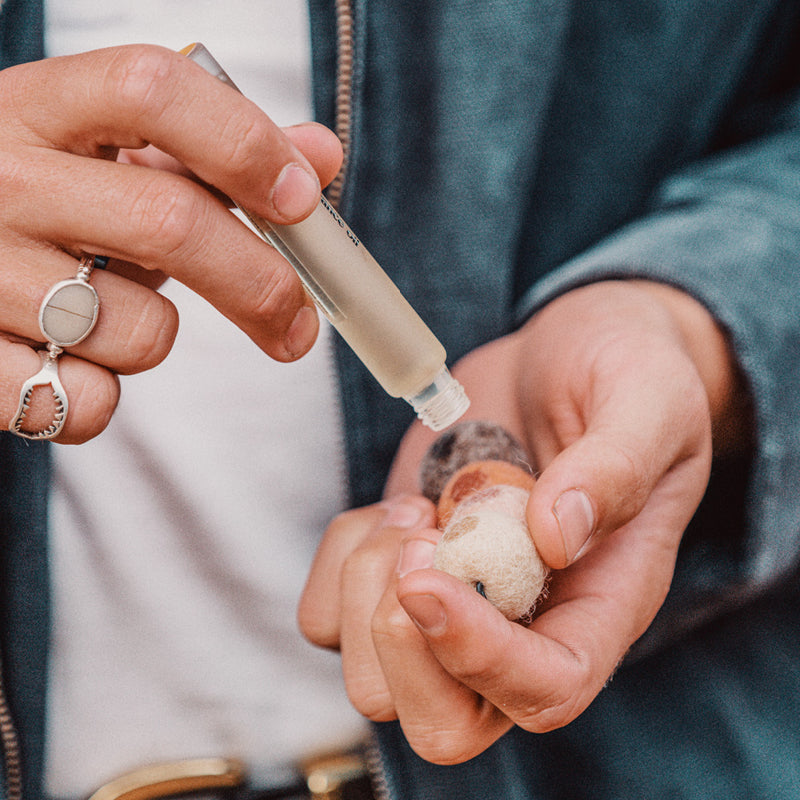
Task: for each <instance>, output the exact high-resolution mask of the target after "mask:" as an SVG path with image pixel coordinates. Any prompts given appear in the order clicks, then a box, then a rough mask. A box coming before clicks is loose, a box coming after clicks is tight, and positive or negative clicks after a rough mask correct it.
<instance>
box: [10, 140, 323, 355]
mask: <svg viewBox="0 0 800 800" xmlns="http://www.w3.org/2000/svg"><path fill="white" fill-rule="evenodd" d="M37 157H38V163H37V166H36V169H34V170H28V171H24V172H23V171H20V170H14V169H13V167H10V165H9V164H8V162H7V163H6V172H7V173H8V174H9V175H10V174H11V173H15V175H14V177H13V178H10V180H9V181H7V182H6V184H7V185H9V184H10V185H11V188H9V191H13V194H14V196H13V198H11V199H12V201H13V202H12V203H10V204H9V206H8V207H7V208H5V209H4V210H0V224H4V225H5V227H6V228H7V229H9V230H13V231H14V232H16V233H19V234H20V235H22V236H25V237H26V238H28V239H29V240H34V241H40V242H41V241H45V242H52V243H55V244H56V245H59V246H62V247H65V248H69V249H73V250H81V249H82V250H87V251H100V252H104V253H108V254H110V255H112V256H114V257H117V258H120V259H123V260H125V261H130V262H134V263H136V264H141V265H142V266H144V267H147V268H148V269H153V270H158V271H160V272H163V273H165V274H167V275H171V276H172V277H175V278H176V279H177V280H179V281H181V282H182V283H184V284H186V285H187V286H189V288H191V289H193V290H194V291H196V292H197V293H198V294H200V295H202V296H203V297H205V298H206V299H207V300H208V301H209V302H211V303H212V304H213V305H214V306H215V307H216V308H217V309H219V310H220V311H221V312H222V313H223V314H225V315H226V316H227V317H229V318H230V319H231V320H232V321H233V322H234V323H235V324H237V325H238V326H239V327H241V328H242V329H243V330H244V331H245V332H246V333H247V334H248V335H250V337H251V338H252V339H253V340H254V341H255V342H256V343H257V344H258V345H259V346H260V347H261V348H262V349H263V350H264V351H265V352H267V353H268V354H269V355H271V356H272V357H273V358H275V359H277V360H280V361H293V360H295V359H296V358H298V357H300V356H301V355H303V354H304V353H305V352H307V350H308V349H309V348H310V347H311V345H312V344H313V342H314V341H315V339H316V335H317V331H318V322H317V318H316V312H315V311H314V308H313V305H312V302H311V300H310V299H309V298H308V296H307V295H306V293H305V291H304V290H303V287H302V284H301V283H300V280H299V278H298V277H297V275H296V274H295V273H294V271H293V270H292V268H291V267H290V266H289V264H288V263H287V262H286V261H285V260H284V259H283V258H282V257H281V256H280V255H278V253H277V252H276V251H275V250H274V249H273V248H271V247H269V246H268V245H267V244H265V243H264V242H263V241H262V240H261V239H260V238H258V237H257V236H256V234H254V233H253V232H252V231H250V230H249V229H248V228H247V227H246V226H245V225H244V224H243V223H242V222H241V221H240V220H239V219H237V218H236V217H235V216H234V215H233V214H232V213H231V212H230V210H229V209H228V208H226V206H225V205H224V204H223V203H222V202H221V201H220V200H219V199H218V198H216V197H214V196H213V195H212V194H211V193H209V192H208V191H206V190H205V189H204V188H202V187H201V186H199V185H197V184H196V183H195V182H194V181H192V180H190V179H188V178H186V177H183V176H180V175H175V174H172V173H169V172H165V171H163V170H159V169H151V168H148V167H142V166H136V165H130V164H117V163H113V162H108V161H103V160H99V159H83V158H81V159H76V157H75V156H73V155H70V154H67V153H60V152H57V151H51V150H42V151H41V152H38V153H37ZM0 169H2V165H0ZM76 169H78V170H79V171H80V172H79V175H80V179H79V180H76V178H75V171H76ZM87 187H91V191H87ZM77 210H80V213H76V211H77Z"/></svg>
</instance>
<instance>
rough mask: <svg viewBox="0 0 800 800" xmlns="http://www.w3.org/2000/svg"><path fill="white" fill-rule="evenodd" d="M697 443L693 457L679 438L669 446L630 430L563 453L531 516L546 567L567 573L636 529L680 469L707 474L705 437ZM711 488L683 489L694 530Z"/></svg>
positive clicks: (540, 487) (540, 485) (544, 479)
mask: <svg viewBox="0 0 800 800" xmlns="http://www.w3.org/2000/svg"><path fill="white" fill-rule="evenodd" d="M679 438H680V439H681V445H679V444H678V442H677V440H678V439H679ZM691 440H692V442H693V444H692V446H691V448H689V450H688V452H687V449H686V448H687V447H689V446H688V444H687V440H686V439H685V438H683V437H674V440H673V442H672V443H671V444H669V445H668V444H667V443H666V442H665V441H664V440H663V439H662V438H661V437H658V436H655V437H653V438H652V439H651V440H648V439H647V438H646V437H644V436H642V435H640V434H637V435H632V434H631V431H630V430H627V431H625V430H621V429H620V428H604V429H603V431H602V432H598V433H592V432H587V433H586V434H585V435H584V436H583V437H581V438H580V439H578V440H577V441H576V442H574V443H573V444H572V445H570V446H569V447H567V448H566V449H565V450H563V451H562V452H561V453H559V454H558V455H557V456H556V457H555V458H554V459H553V460H552V461H551V462H550V464H548V466H547V467H546V468H545V470H544V471H543V472H542V473H541V475H540V477H539V479H538V480H537V482H536V485H535V486H534V488H533V491H532V492H531V496H530V500H529V501H528V508H527V521H528V527H529V529H530V530H531V532H532V536H533V539H534V543H535V544H536V548H537V550H538V551H539V553H540V555H541V556H542V558H543V560H544V561H545V563H546V564H547V565H548V566H550V567H551V568H554V569H562V568H564V567H567V566H569V565H570V564H571V563H573V562H574V561H575V560H576V559H578V558H579V557H581V556H582V555H583V554H584V553H585V552H587V551H588V550H589V549H590V548H591V547H592V546H593V545H594V544H595V543H596V542H597V541H599V540H601V539H602V538H603V537H604V536H606V535H608V534H610V533H611V532H613V531H615V530H617V529H618V528H620V527H622V526H623V525H625V524H627V523H628V522H630V521H631V520H632V519H633V518H634V517H636V516H637V515H638V514H639V513H640V512H641V511H642V509H644V507H645V505H646V504H647V502H648V500H649V499H650V497H651V495H652V494H653V493H654V492H655V491H656V489H657V487H658V486H659V484H660V483H661V482H662V480H663V478H664V476H665V475H666V474H667V473H668V472H669V471H670V470H672V469H673V467H675V466H676V464H678V463H679V462H682V461H688V462H695V461H700V462H701V470H702V469H703V468H704V465H705V463H706V461H707V458H708V454H707V453H706V451H705V449H704V448H703V447H702V445H701V442H702V441H703V437H701V436H698V437H691ZM623 443H624V444H623ZM681 446H682V449H678V448H679V447H681ZM693 466H694V465H693ZM705 468H707V467H705ZM691 471H692V473H693V474H697V475H700V474H701V473H700V472H695V470H694V469H692V470H691ZM680 472H686V470H680ZM704 487H705V483H704V481H703V480H696V481H681V483H680V491H681V492H682V493H683V495H684V496H683V497H681V498H676V500H678V505H680V506H681V507H682V508H684V509H687V508H690V511H689V512H688V515H687V520H686V522H688V516H690V515H691V513H693V511H694V508H695V507H696V505H697V504H698V503H699V502H700V499H701V497H702V494H703V491H704Z"/></svg>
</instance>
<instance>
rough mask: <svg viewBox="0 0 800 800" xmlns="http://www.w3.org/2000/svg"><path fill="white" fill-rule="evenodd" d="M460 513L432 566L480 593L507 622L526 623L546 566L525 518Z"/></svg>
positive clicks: (471, 511)
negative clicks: (479, 589)
mask: <svg viewBox="0 0 800 800" xmlns="http://www.w3.org/2000/svg"><path fill="white" fill-rule="evenodd" d="M465 505H467V506H470V505H471V506H472V509H469V508H464V509H463V510H462V509H459V511H461V512H462V513H455V514H454V515H453V517H452V519H451V520H450V522H449V524H448V526H447V528H446V529H445V531H444V534H443V535H442V538H441V540H440V541H439V544H438V545H437V547H436V552H435V554H434V561H433V565H434V566H435V567H436V568H437V569H440V570H442V571H444V572H447V573H449V574H450V575H452V576H453V577H455V578H458V579H459V580H460V581H463V582H464V583H466V584H468V585H469V586H472V587H473V588H479V585H480V586H482V588H483V592H484V594H485V595H486V599H487V600H489V601H490V602H491V603H492V604H493V605H494V606H496V607H497V608H498V609H499V610H500V611H501V612H502V613H503V614H504V615H505V616H506V617H507V618H508V619H511V620H518V619H525V618H526V617H528V615H529V614H530V613H531V611H532V610H533V607H534V606H535V605H536V600H537V599H538V598H539V595H540V594H541V593H542V589H543V588H544V584H545V579H546V578H547V567H546V566H545V564H544V562H543V561H542V559H541V557H540V556H539V553H538V552H537V551H536V548H535V547H534V545H533V542H532V541H531V537H530V534H529V532H528V527H527V525H526V524H525V521H524V516H523V517H522V518H520V516H519V515H510V514H508V513H505V512H504V511H501V510H497V509H496V507H495V508H492V509H481V508H479V507H478V506H476V505H474V504H472V503H467V504H465Z"/></svg>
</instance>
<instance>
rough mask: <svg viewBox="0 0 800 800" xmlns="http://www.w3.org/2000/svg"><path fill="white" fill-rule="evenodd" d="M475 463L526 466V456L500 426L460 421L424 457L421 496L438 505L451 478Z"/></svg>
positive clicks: (520, 446) (478, 421)
mask: <svg viewBox="0 0 800 800" xmlns="http://www.w3.org/2000/svg"><path fill="white" fill-rule="evenodd" d="M472 461H507V462H508V463H510V464H517V465H519V466H524V465H525V464H526V463H527V456H526V454H525V450H524V449H523V447H522V445H520V444H519V442H518V441H517V440H516V439H515V438H514V437H513V436H512V435H511V434H510V433H508V432H507V431H506V430H505V429H504V428H503V427H502V426H500V425H498V424H497V423H495V422H488V421H485V420H469V421H467V422H461V423H459V424H458V425H453V426H452V427H450V428H449V429H448V430H447V431H445V432H444V433H443V434H442V435H441V436H439V437H438V438H437V439H436V441H435V442H434V443H433V444H432V445H431V446H430V447H429V448H428V452H427V453H426V454H425V456H424V457H423V459H422V462H421V464H420V471H419V481H420V488H421V490H422V494H424V495H425V497H427V498H428V499H429V500H431V501H432V502H434V503H438V502H439V497H440V496H441V494H442V491H443V489H444V486H445V484H446V483H447V482H448V481H449V480H450V477H451V476H452V475H453V474H454V473H455V472H457V471H458V470H459V469H461V467H463V466H465V465H466V464H469V463H470V462H472Z"/></svg>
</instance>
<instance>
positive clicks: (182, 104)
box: [3, 45, 320, 223]
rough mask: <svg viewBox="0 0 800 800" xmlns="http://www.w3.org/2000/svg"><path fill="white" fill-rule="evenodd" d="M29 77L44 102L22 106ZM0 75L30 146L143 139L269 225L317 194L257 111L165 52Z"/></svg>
mask: <svg viewBox="0 0 800 800" xmlns="http://www.w3.org/2000/svg"><path fill="white" fill-rule="evenodd" d="M23 69H24V70H25V71H24V72H23V71H22V70H23ZM30 81H33V82H35V83H36V84H37V85H39V86H48V88H49V92H48V98H49V102H48V105H47V108H46V109H45V108H43V107H42V105H41V104H39V103H31V99H30V98H31V95H30V92H29V91H28V86H29V85H30ZM3 82H4V92H3V94H4V96H5V97H6V100H5V101H4V104H5V105H6V106H8V107H10V110H11V111H12V112H13V113H12V114H9V118H14V119H16V120H17V121H18V122H17V125H15V132H16V133H17V135H18V136H20V137H21V138H22V139H24V140H27V141H28V142H29V143H31V144H39V145H43V146H48V147H50V146H54V147H56V148H59V149H63V150H66V151H69V152H73V153H81V154H85V155H92V156H96V155H100V154H103V153H104V152H107V151H108V150H109V149H113V148H119V147H142V146H144V145H145V144H148V143H152V144H155V145H156V146H157V147H159V148H160V149H162V150H164V151H165V152H168V153H170V154H171V155H173V156H175V157H176V158H177V159H178V160H179V161H180V162H181V163H183V164H185V165H186V166H187V167H188V168H189V169H191V170H192V171H193V172H194V173H195V174H196V175H198V176H199V177H200V178H201V179H203V180H204V181H207V182H208V183H209V184H211V185H213V186H216V187H217V188H218V189H220V190H221V191H223V192H225V193H226V194H227V195H229V196H231V197H234V198H236V199H237V201H239V202H241V203H242V204H243V205H245V206H246V207H249V208H251V209H252V210H253V211H255V212H256V213H259V214H261V215H262V216H265V217H267V218H268V219H270V220H272V221H274V222H280V223H289V222H296V221H298V220H299V219H301V218H303V217H304V216H306V215H307V214H308V213H309V212H310V211H311V210H312V209H313V208H314V206H315V204H316V202H317V200H318V198H319V192H320V183H319V179H318V177H317V175H316V173H315V171H314V169H313V168H312V167H311V165H310V163H309V161H308V160H307V159H306V158H305V156H304V155H303V154H302V153H301V152H300V150H299V149H298V148H297V147H295V146H294V145H293V144H292V142H291V141H290V139H289V138H288V137H287V136H285V135H284V134H283V132H282V131H281V130H280V128H278V126H276V125H275V124H274V123H273V122H272V121H271V120H270V119H269V117H267V115H266V114H264V113H263V112H262V111H260V110H259V109H258V107H257V106H255V104H253V103H251V102H250V101H248V100H247V99H246V98H244V97H243V96H241V95H240V94H238V93H237V92H235V91H233V90H231V89H230V88H229V87H227V86H225V85H224V84H223V83H222V82H220V81H219V80H217V79H216V78H214V77H212V76H211V75H209V74H208V73H207V72H206V71H205V70H203V69H202V68H201V67H199V66H198V65H197V64H194V63H193V62H191V61H190V60H189V59H188V58H186V57H185V56H182V55H180V54H178V53H175V52H172V51H170V50H167V49H164V48H160V47H154V46H149V45H148V46H143V45H132V46H127V47H118V48H109V49H105V50H96V51H92V52H89V53H82V54H80V55H76V56H69V57H65V58H55V59H46V60H44V61H41V62H37V63H36V64H33V65H25V67H24V68H18V69H16V70H15V69H12V70H8V71H7V74H6V75H5V76H4V78H3ZM209 142H213V143H214V147H213V150H210V149H209Z"/></svg>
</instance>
